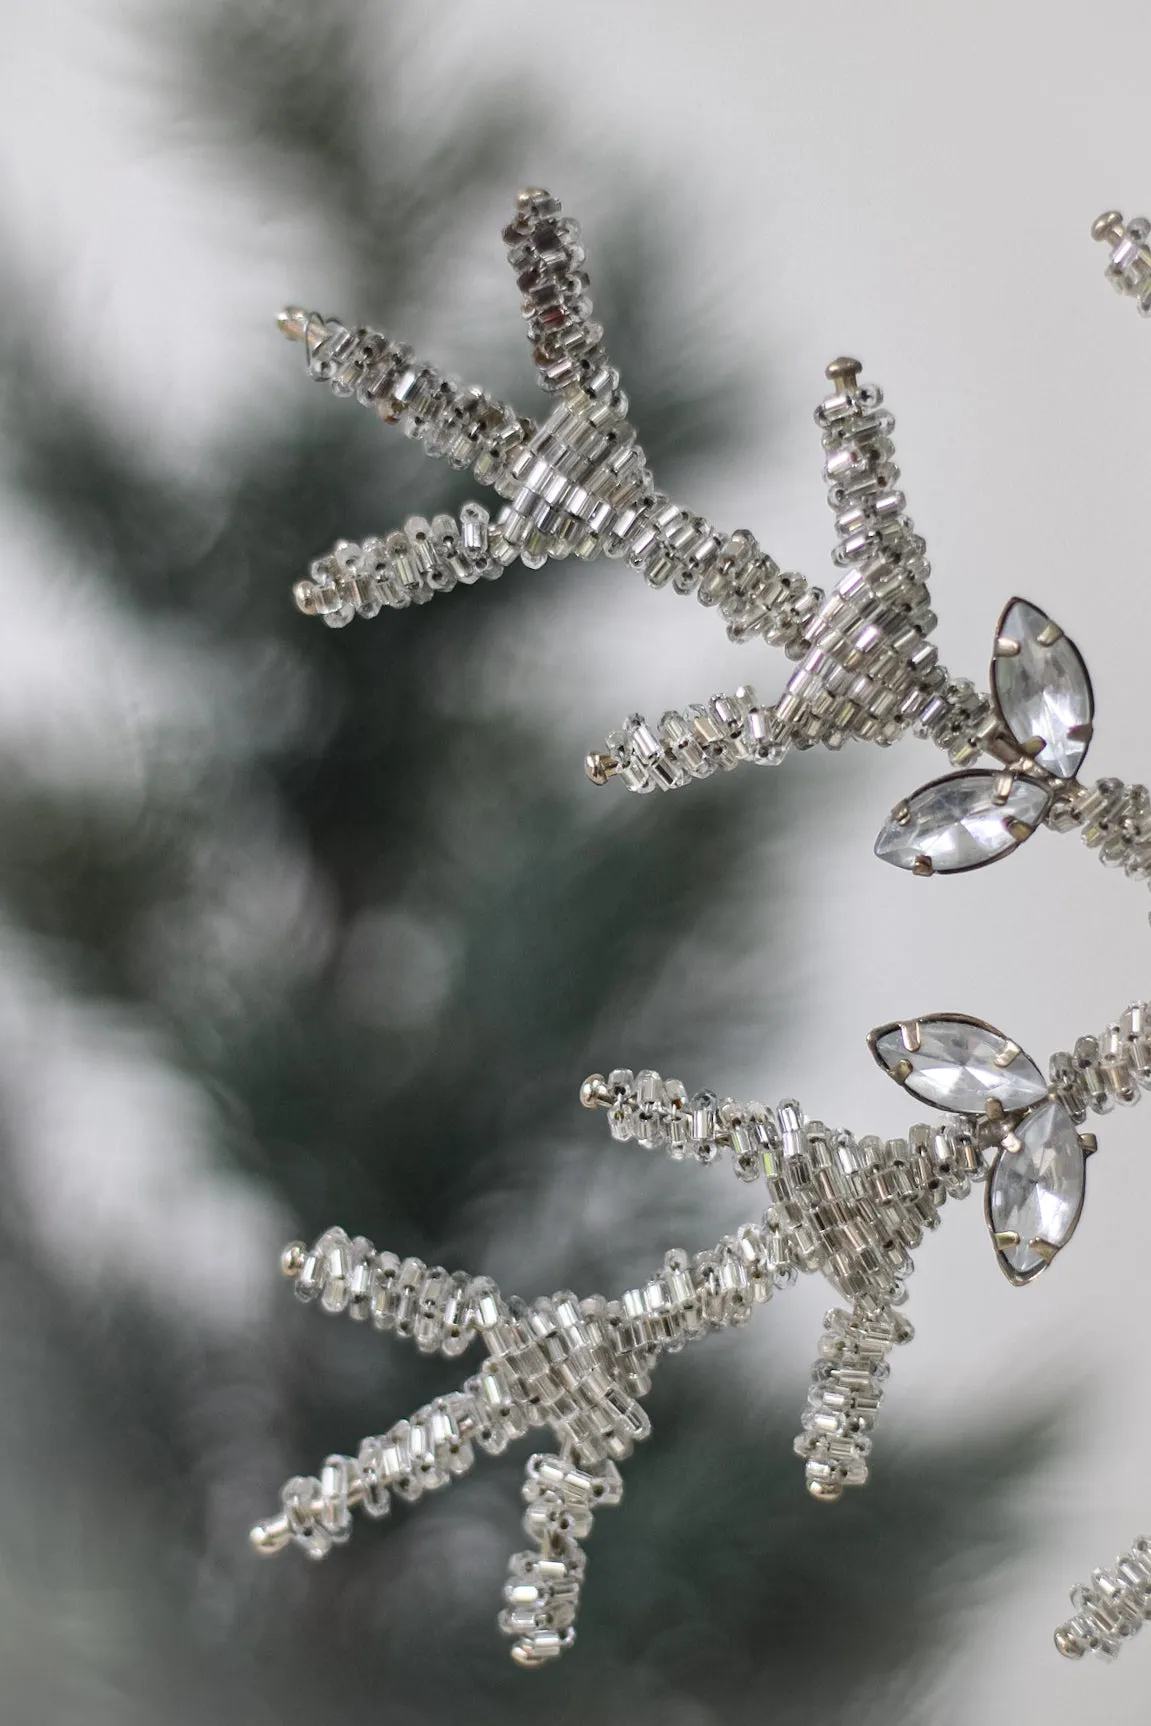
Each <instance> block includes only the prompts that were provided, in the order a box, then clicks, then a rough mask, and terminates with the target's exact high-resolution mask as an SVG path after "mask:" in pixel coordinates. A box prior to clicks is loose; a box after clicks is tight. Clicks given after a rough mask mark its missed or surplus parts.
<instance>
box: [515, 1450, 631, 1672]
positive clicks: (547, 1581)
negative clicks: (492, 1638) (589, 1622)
mask: <svg viewBox="0 0 1151 1726" xmlns="http://www.w3.org/2000/svg"><path fill="white" fill-rule="evenodd" d="M622 1497H623V1481H622V1480H621V1478H620V1473H619V1470H618V1468H616V1466H615V1464H614V1463H611V1462H608V1463H604V1464H602V1465H601V1466H600V1467H599V1468H596V1469H594V1470H587V1469H582V1468H577V1467H576V1466H575V1464H574V1463H572V1462H570V1461H568V1460H567V1459H566V1458H564V1457H561V1456H545V1455H537V1456H532V1457H529V1459H528V1463H527V1467H526V1469H525V1470H524V1484H523V1498H524V1503H525V1504H526V1505H527V1509H526V1511H525V1512H524V1524H523V1525H524V1532H525V1533H526V1534H527V1535H528V1536H529V1537H530V1538H531V1539H532V1540H533V1541H534V1542H535V1543H536V1547H535V1550H534V1551H531V1552H517V1553H516V1554H515V1556H514V1557H513V1558H512V1560H511V1563H510V1565H509V1567H508V1571H509V1574H508V1580H507V1583H506V1584H505V1587H504V1602H505V1604H504V1609H503V1611H502V1612H501V1613H500V1615H499V1627H500V1629H501V1630H502V1631H503V1633H504V1635H505V1636H510V1637H512V1638H513V1639H514V1640H513V1643H512V1650H511V1653H512V1659H513V1660H514V1661H515V1662H516V1663H517V1665H520V1666H542V1665H545V1664H546V1663H547V1662H548V1661H550V1660H554V1659H556V1658H557V1656H558V1655H560V1654H562V1653H564V1651H565V1650H566V1649H568V1648H570V1647H571V1646H572V1644H573V1642H574V1641H575V1619H576V1614H577V1612H578V1611H579V1599H580V1589H581V1587H582V1585H583V1580H584V1575H585V1572H586V1569H587V1560H586V1558H585V1556H584V1552H583V1548H582V1546H581V1545H580V1542H581V1541H582V1540H586V1539H587V1537H588V1535H589V1534H591V1532H592V1528H593V1525H594V1520H595V1517H594V1513H595V1512H596V1511H597V1510H600V1509H603V1508H607V1507H608V1506H609V1505H614V1504H618V1503H619V1502H620V1500H621V1498H622Z"/></svg>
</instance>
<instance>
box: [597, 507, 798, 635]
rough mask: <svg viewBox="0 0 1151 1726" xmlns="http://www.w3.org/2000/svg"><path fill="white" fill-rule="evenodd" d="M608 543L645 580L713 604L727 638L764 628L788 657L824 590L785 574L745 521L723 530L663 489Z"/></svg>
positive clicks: (623, 522)
mask: <svg viewBox="0 0 1151 1726" xmlns="http://www.w3.org/2000/svg"><path fill="white" fill-rule="evenodd" d="M605 549H606V551H607V554H608V556H609V557H613V556H615V557H623V558H626V560H627V562H628V563H630V564H631V566H632V568H633V569H636V570H638V571H639V573H640V574H641V575H642V576H643V578H644V580H645V581H646V582H647V584H648V586H649V587H671V588H672V590H673V591H674V592H675V593H680V594H692V593H694V594H695V596H696V598H697V599H698V601H699V603H700V604H701V605H704V606H708V607H718V609H719V612H720V615H721V617H723V619H724V620H725V622H726V623H727V634H728V639H729V640H730V641H733V642H735V643H737V644H740V643H742V642H745V641H751V640H753V639H754V638H755V637H756V636H758V635H761V636H762V637H763V639H764V640H765V641H766V642H767V643H768V645H769V646H771V647H782V648H783V650H784V652H785V653H787V654H788V655H789V656H790V657H791V658H793V659H797V658H799V657H800V655H801V654H802V653H803V652H804V651H805V630H806V628H807V625H808V624H809V622H810V620H811V618H812V617H813V616H814V615H815V613H816V611H817V610H818V609H819V606H820V605H821V603H822V601H823V594H822V593H821V592H820V590H819V589H818V588H812V587H809V586H808V584H807V582H806V581H805V579H804V578H803V576H801V575H795V574H787V575H785V574H783V573H782V572H781V570H780V568H779V565H778V564H777V563H776V561H775V559H774V558H773V557H770V556H769V555H768V554H767V552H765V551H761V550H760V547H759V545H758V543H757V541H756V538H755V536H754V534H752V533H751V532H749V530H748V529H747V528H737V529H736V531H735V532H734V533H732V534H729V535H726V536H725V535H723V534H722V533H720V532H719V530H718V529H717V528H714V527H713V526H712V525H711V523H710V522H709V521H708V520H707V519H706V518H705V517H704V516H701V515H696V514H694V513H693V512H692V511H691V510H687V509H684V508H683V507H682V506H681V505H680V504H677V503H673V502H672V501H671V500H670V499H669V498H668V497H666V496H665V495H664V494H663V493H662V492H660V493H656V494H655V495H654V496H653V497H652V498H651V499H650V501H648V502H647V503H646V504H645V505H644V506H643V507H641V508H637V509H636V510H635V512H634V516H633V518H632V519H630V520H629V519H628V518H627V517H626V516H625V517H623V518H622V519H621V521H620V523H619V524H618V525H617V527H616V529H615V531H614V533H613V536H612V538H611V539H610V540H609V541H608V544H607V546H606V547H605Z"/></svg>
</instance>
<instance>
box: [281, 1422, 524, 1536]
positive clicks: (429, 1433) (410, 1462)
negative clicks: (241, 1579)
mask: <svg viewBox="0 0 1151 1726" xmlns="http://www.w3.org/2000/svg"><path fill="white" fill-rule="evenodd" d="M481 1419H482V1417H481V1415H480V1413H479V1411H478V1409H477V1407H476V1404H475V1399H474V1397H473V1396H472V1395H470V1394H469V1393H468V1391H467V1389H466V1388H465V1389H464V1390H463V1391H453V1392H452V1393H451V1394H450V1395H448V1396H442V1397H437V1398H436V1400H435V1401H434V1402H431V1403H428V1404H427V1406H426V1407H424V1408H420V1409H417V1410H416V1412H415V1414H413V1415H412V1416H411V1418H410V1419H408V1420H402V1421H398V1422H397V1423H396V1425H395V1426H393V1427H391V1428H390V1429H389V1431H387V1432H386V1433H384V1434H382V1435H381V1436H380V1437H378V1438H365V1439H364V1440H363V1442H362V1443H361V1445H360V1449H359V1453H358V1455H357V1456H355V1457H350V1456H329V1457H328V1458H326V1460H325V1462H324V1465H323V1468H322V1469H321V1470H320V1473H319V1474H318V1475H297V1476H295V1477H294V1478H293V1479H291V1480H289V1481H286V1482H285V1484H284V1486H283V1488H282V1490H281V1493H280V1505H281V1509H280V1513H279V1515H278V1516H276V1517H274V1518H273V1519H272V1520H271V1521H269V1522H265V1523H260V1524H258V1525H257V1526H256V1527H255V1528H254V1529H253V1530H252V1534H251V1539H252V1544H253V1545H254V1546H255V1547H256V1548H257V1550H258V1551H260V1552H263V1553H275V1552H279V1551H281V1550H282V1549H283V1548H284V1547H285V1546H288V1545H294V1546H296V1547H297V1548H299V1550H300V1551H302V1552H303V1553H304V1555H305V1556H306V1557H307V1558H311V1559H321V1558H326V1557H327V1556H328V1554H329V1553H330V1552H331V1551H332V1549H333V1547H336V1546H343V1545H345V1544H346V1542H347V1541H348V1539H349V1538H350V1536H351V1532H352V1514H351V1513H352V1511H353V1510H354V1509H357V1508H358V1509H362V1510H363V1511H364V1512H365V1513H366V1514H367V1515H368V1516H370V1517H373V1518H374V1519H376V1520H377V1521H378V1520H380V1519H381V1518H383V1517H385V1516H387V1515H388V1514H389V1512H390V1510H391V1494H392V1493H395V1495H396V1496H397V1498H400V1499H402V1500H403V1501H404V1502H405V1503H407V1504H415V1503H417V1502H418V1501H419V1500H420V1499H421V1498H422V1497H423V1495H424V1493H425V1492H434V1491H437V1490H438V1489H439V1488H441V1487H444V1486H448V1485H449V1484H450V1483H451V1482H452V1481H453V1480H456V1479H458V1478H459V1476H460V1475H462V1474H466V1473H467V1472H468V1470H469V1469H470V1468H471V1467H472V1466H473V1464H474V1462H475V1445H474V1444H473V1443H472V1440H473V1438H474V1437H475V1436H476V1434H477V1432H478V1430H479V1429H480V1426H481ZM515 1436H517V1437H518V1436H519V1433H516V1435H515Z"/></svg>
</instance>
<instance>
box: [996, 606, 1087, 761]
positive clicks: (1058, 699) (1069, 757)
mask: <svg viewBox="0 0 1151 1726" xmlns="http://www.w3.org/2000/svg"><path fill="white" fill-rule="evenodd" d="M1044 632H1047V634H1049V635H1050V634H1052V633H1054V634H1055V640H1054V641H1051V640H1047V641H1045V640H1044ZM1005 645H1006V648H1007V651H1004V646H1005ZM1016 647H1018V650H1019V651H1018V652H1015V651H1014V649H1015V648H1016ZM991 681H992V686H993V688H994V690H995V699H996V701H997V702H998V704H999V711H1000V713H1001V714H1002V716H1003V720H1004V722H1005V724H1006V726H1007V729H1008V730H1009V731H1010V732H1011V735H1012V736H1013V737H1014V738H1015V740H1016V742H1017V743H1019V744H1021V745H1022V746H1023V747H1024V748H1027V746H1028V744H1032V747H1033V746H1034V745H1033V740H1035V739H1039V738H1042V740H1043V748H1042V749H1041V750H1040V751H1039V752H1038V754H1036V755H1035V756H1034V760H1035V761H1037V762H1038V763H1039V765H1040V767H1045V768H1046V769H1047V771H1048V772H1049V773H1054V774H1055V775H1056V777H1057V778H1059V779H1074V777H1075V775H1076V774H1077V773H1078V771H1079V768H1080V766H1081V765H1082V762H1083V757H1084V755H1085V754H1086V753H1087V745H1088V743H1089V742H1090V741H1091V720H1092V717H1093V714H1094V701H1093V699H1092V695H1091V679H1090V678H1089V677H1088V675H1087V667H1086V666H1085V665H1084V663H1083V660H1082V657H1081V656H1080V653H1079V649H1078V648H1077V647H1076V646H1075V643H1074V642H1073V641H1069V640H1068V639H1067V637H1066V636H1065V635H1063V634H1062V633H1060V632H1058V630H1057V628H1056V626H1055V625H1053V624H1052V622H1051V619H1050V618H1049V617H1048V616H1047V614H1046V612H1043V611H1040V609H1039V607H1038V606H1037V605H1032V604H1030V602H1029V601H1028V600H1026V599H1017V600H1015V601H1014V603H1013V604H1012V605H1010V606H1008V608H1007V610H1006V612H1004V614H1003V621H1002V622H1001V623H1000V625H999V644H998V645H997V647H996V653H995V658H994V660H993V661H992V666H991ZM1029 752H1030V751H1029Z"/></svg>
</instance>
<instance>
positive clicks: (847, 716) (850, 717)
mask: <svg viewBox="0 0 1151 1726" xmlns="http://www.w3.org/2000/svg"><path fill="white" fill-rule="evenodd" d="M860 369H861V367H860V362H859V361H858V360H854V359H848V358H841V359H837V360H833V361H832V363H831V364H830V365H829V366H828V368H827V377H828V380H829V382H830V383H831V384H832V393H831V394H830V395H829V396H828V397H827V399H826V400H825V401H823V402H822V403H821V404H820V406H819V407H818V408H817V409H816V414H815V419H816V424H817V425H818V426H819V428H820V433H821V437H822V442H823V448H824V468H823V474H824V480H825V482H826V484H827V487H828V502H829V504H830V506H831V509H832V512H833V514H834V517H835V528H836V547H835V552H834V562H835V564H836V566H837V568H838V569H839V570H840V571H841V572H842V573H841V574H840V575H839V578H838V580H837V582H836V584H835V587H834V588H833V589H832V591H831V592H830V593H829V594H828V595H827V597H826V598H825V599H823V600H822V601H821V602H820V604H819V605H818V606H817V607H814V608H812V610H811V611H810V613H809V614H808V616H807V617H806V618H805V620H804V622H803V625H802V628H801V630H800V632H799V636H798V639H797V640H795V641H794V642H793V643H791V644H789V646H788V651H789V654H790V656H791V657H792V658H794V659H798V660H799V661H800V663H799V665H798V666H797V668H796V670H795V671H794V672H793V673H792V675H791V678H790V679H789V681H788V684H787V687H786V689H785V690H784V692H783V694H782V696H781V697H780V699H779V701H778V702H777V703H776V704H775V706H774V707H766V708H765V707H763V706H762V705H761V704H760V703H759V701H758V700H757V699H756V697H755V695H754V692H753V691H751V690H738V691H737V692H736V694H735V695H734V696H717V697H715V699H714V700H713V701H712V702H711V703H709V704H708V705H707V706H696V707H692V708H689V709H688V710H687V711H686V712H683V713H678V712H670V713H665V714H664V716H663V718H662V719H661V720H660V722H659V725H658V727H656V726H651V725H649V724H648V723H647V722H646V721H645V720H644V719H643V718H642V716H641V715H639V714H636V715H634V716H633V717H632V718H631V719H630V720H629V721H628V723H627V725H626V726H625V727H624V728H623V729H622V730H621V731H618V732H615V733H613V734H612V736H611V737H609V738H608V741H607V748H606V750H604V751H602V752H599V753H597V754H593V755H589V757H588V759H587V771H588V774H589V777H591V778H592V779H593V780H594V781H595V782H596V783H603V782H604V781H605V780H606V779H608V778H611V777H614V776H615V775H616V774H619V775H620V777H621V778H622V779H623V782H624V784H625V785H626V786H627V787H628V789H629V790H632V791H654V790H657V789H658V790H664V791H667V790H673V789H675V788H677V787H678V786H680V785H683V784H686V783H687V781H688V780H690V779H702V778H707V777H708V776H709V775H710V774H712V773H715V772H717V771H719V770H721V769H723V770H727V769H730V768H732V767H735V766H738V765H739V763H740V762H741V761H754V762H758V763H760V764H767V765H774V764H775V763H777V762H779V761H781V760H782V759H783V756H784V754H785V753H786V751H787V749H788V748H789V747H790V746H791V745H792V744H795V745H796V746H797V747H799V748H801V749H806V748H810V747H811V746H812V745H813V744H815V743H822V744H824V745H825V746H826V747H828V748H832V749H836V748H839V747H840V746H841V745H842V744H843V742H844V741H845V740H846V739H847V738H849V737H859V738H864V739H868V740H871V741H873V742H878V743H891V742H894V740H895V739H896V738H897V737H899V736H900V735H901V734H902V733H903V731H904V730H906V728H907V727H908V726H909V725H910V724H911V723H913V722H914V721H916V720H923V719H924V718H925V717H927V718H928V723H932V722H935V721H936V720H937V719H938V718H941V717H942V709H940V713H939V714H938V715H936V714H935V713H932V714H931V715H930V716H928V715H927V709H928V706H929V704H930V703H932V702H933V701H934V702H935V704H936V707H939V704H940V700H941V697H945V695H946V691H947V675H946V673H945V672H944V671H943V670H942V669H941V668H940V666H939V665H938V662H937V655H936V652H935V649H934V647H932V646H931V645H930V643H929V642H928V639H927V638H928V636H929V635H930V633H931V631H932V630H933V629H934V627H935V621H936V620H935V616H934V613H933V612H932V610H931V605H930V596H929V594H928V589H927V582H928V578H929V575H930V566H929V564H928V562H927V557H926V548H925V545H924V542H923V540H922V539H921V538H920V536H919V535H918V534H917V533H916V532H915V530H914V526H913V523H912V521H911V519H910V517H909V516H908V514H907V508H906V499H905V497H904V495H903V493H902V491H900V490H899V483H898V482H899V469H898V467H897V466H896V463H895V447H894V444H893V442H892V436H891V434H892V432H893V430H894V426H895V420H894V417H893V415H892V414H891V413H890V412H889V411H888V410H887V409H886V408H885V407H884V406H883V393H882V391H881V390H880V389H879V388H878V386H877V385H875V384H866V383H861V382H860V378H859V373H860Z"/></svg>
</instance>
